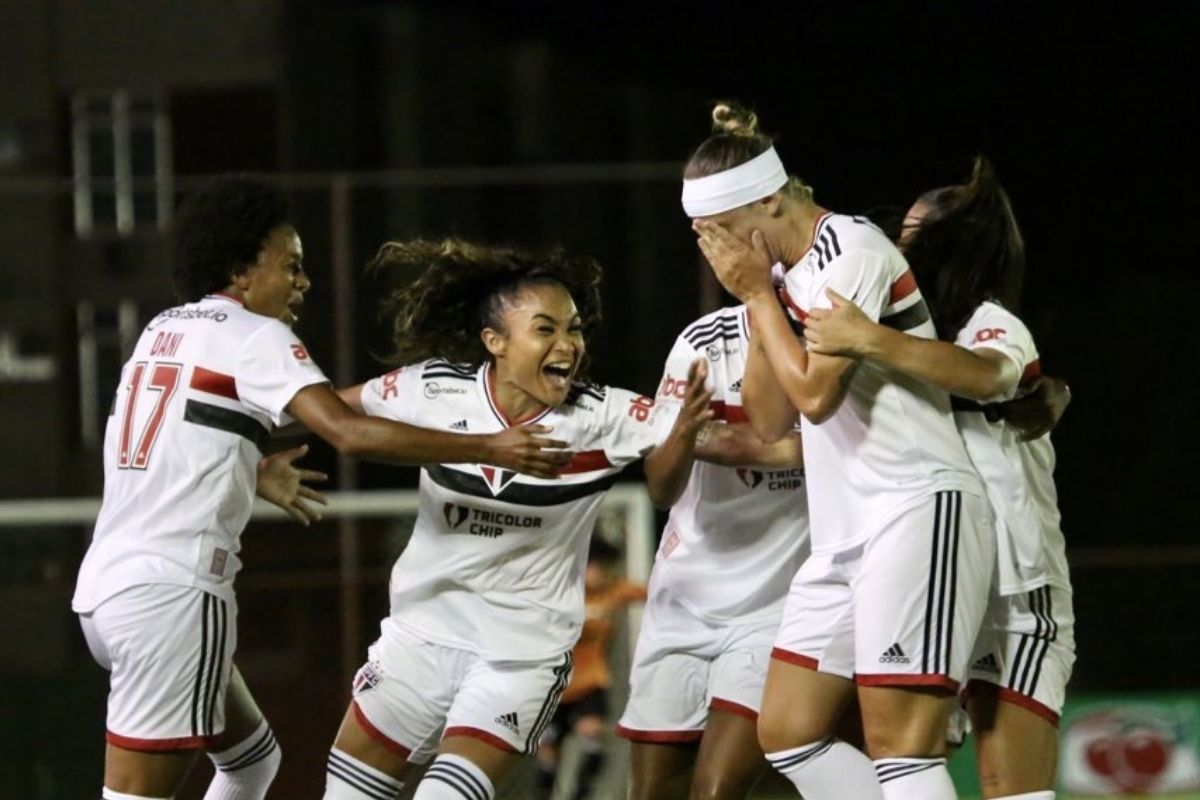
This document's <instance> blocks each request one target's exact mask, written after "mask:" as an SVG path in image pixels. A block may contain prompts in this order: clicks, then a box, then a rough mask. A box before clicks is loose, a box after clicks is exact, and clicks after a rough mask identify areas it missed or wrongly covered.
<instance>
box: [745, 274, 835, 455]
mask: <svg viewBox="0 0 1200 800" xmlns="http://www.w3.org/2000/svg"><path fill="white" fill-rule="evenodd" d="M748 305H750V306H751V313H752V319H753V321H754V335H755V339H756V340H757V341H758V342H760V344H761V345H762V348H763V350H764V352H765V354H766V357H767V361H768V362H770V365H771V371H772V372H773V373H774V375H775V379H776V381H778V384H779V387H780V388H781V389H782V390H783V394H784V395H785V396H786V397H787V399H788V400H789V401H791V404H792V407H793V409H795V410H796V411H799V412H800V413H801V414H803V415H804V416H805V417H807V418H808V419H809V420H810V421H812V422H817V423H819V422H822V421H824V420H825V419H826V418H827V417H829V415H831V414H832V413H833V412H834V411H836V410H837V407H838V406H839V405H840V404H841V402H842V398H843V397H844V396H845V391H844V389H845V387H844V386H843V385H841V382H840V381H839V380H838V378H839V377H840V376H837V375H818V374H816V373H815V372H814V371H813V370H811V369H810V365H811V362H810V358H809V354H808V351H807V350H806V349H805V348H804V345H802V344H800V341H799V340H798V339H797V338H796V335H795V334H794V333H793V332H792V326H791V325H790V324H789V323H788V320H787V317H786V316H785V315H784V311H783V309H782V308H780V307H779V303H777V302H776V300H775V298H774V297H766V296H764V297H762V298H761V299H755V300H753V301H751V303H748ZM831 378H832V379H831ZM742 394H743V399H745V388H744V386H743V390H742ZM756 399H757V400H759V402H762V398H756ZM745 404H746V410H747V413H748V414H749V413H751V411H750V402H749V401H745ZM790 428H791V426H789V427H788V430H790ZM755 430H756V431H757V430H758V427H757V426H756V427H755ZM772 433H775V434H776V436H775V437H774V438H767V437H764V438H767V440H768V441H775V440H776V439H778V438H780V437H782V436H783V435H784V434H785V433H786V430H785V431H783V432H780V431H778V429H775V430H773V431H772Z"/></svg>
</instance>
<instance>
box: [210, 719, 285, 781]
mask: <svg viewBox="0 0 1200 800" xmlns="http://www.w3.org/2000/svg"><path fill="white" fill-rule="evenodd" d="M208 757H209V758H210V759H212V762H213V766H214V767H216V768H217V770H216V773H215V774H214V775H213V779H212V782H211V783H210V784H208V791H207V792H205V793H204V800H263V798H264V797H266V796H267V788H268V787H270V785H271V781H273V780H275V773H276V772H278V771H279V761H280V758H281V755H280V752H279V745H278V743H276V741H275V734H274V732H272V731H271V726H270V725H268V724H267V721H266V720H265V719H264V720H263V721H262V722H260V723H259V724H258V727H257V728H255V729H254V733H252V734H250V735H249V736H247V737H246V738H245V739H243V740H242V741H240V742H238V743H237V744H235V745H234V746H233V747H231V748H229V749H228V750H225V751H224V752H221V753H209V754H208Z"/></svg>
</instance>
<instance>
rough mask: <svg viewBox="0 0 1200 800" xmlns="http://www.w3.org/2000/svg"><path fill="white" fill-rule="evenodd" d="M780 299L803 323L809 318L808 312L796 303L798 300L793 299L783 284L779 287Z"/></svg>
mask: <svg viewBox="0 0 1200 800" xmlns="http://www.w3.org/2000/svg"><path fill="white" fill-rule="evenodd" d="M779 299H780V300H782V301H783V304H784V305H785V306H787V307H788V308H790V309H791V310H792V313H794V314H795V315H796V316H797V317H798V318H799V319H800V322H801V323H803V322H804V320H806V319H808V312H807V311H805V310H804V309H803V308H801V307H800V306H798V305H796V301H794V300H792V296H791V295H790V294H789V293H788V290H787V288H786V287H783V286H781V287H780V288H779Z"/></svg>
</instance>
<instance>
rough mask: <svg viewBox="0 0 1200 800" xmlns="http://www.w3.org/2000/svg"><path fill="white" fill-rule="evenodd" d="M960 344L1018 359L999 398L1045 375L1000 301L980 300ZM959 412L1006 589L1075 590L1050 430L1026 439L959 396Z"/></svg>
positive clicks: (1028, 338) (1029, 339) (1029, 341)
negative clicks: (992, 522)
mask: <svg viewBox="0 0 1200 800" xmlns="http://www.w3.org/2000/svg"><path fill="white" fill-rule="evenodd" d="M955 343H956V344H958V345H959V346H961V347H965V348H967V349H968V350H976V349H981V348H987V349H989V350H996V351H997V352H1000V353H1003V354H1004V355H1005V356H1007V357H1008V358H1009V359H1011V360H1012V362H1013V363H1014V364H1015V365H1016V367H1017V372H1018V374H1020V375H1021V379H1020V381H1019V382H1018V383H1017V384H1014V385H1013V387H1012V389H1011V390H1010V391H1009V392H1008V393H1007V394H1006V395H1005V396H1003V397H998V398H996V400H1011V399H1012V398H1013V397H1016V396H1017V395H1018V394H1019V393H1020V392H1021V389H1022V387H1024V386H1027V385H1028V384H1029V383H1030V382H1031V381H1032V380H1033V379H1034V378H1036V377H1038V375H1040V374H1041V365H1040V363H1039V361H1038V352H1037V348H1036V347H1035V345H1034V342H1033V336H1032V335H1031V334H1030V333H1029V329H1028V328H1027V327H1025V323H1023V322H1022V321H1021V320H1020V319H1019V318H1018V317H1017V316H1016V315H1015V314H1013V313H1012V312H1010V311H1008V310H1006V309H1005V308H1004V307H1002V306H1000V305H997V304H996V303H992V302H985V303H982V304H980V306H979V308H977V309H975V313H973V314H972V315H971V318H970V319H969V320H968V321H967V324H966V325H964V326H963V328H962V330H960V331H959V332H958V335H957V336H956V337H955ZM954 418H955V421H956V422H957V423H958V429H959V431H960V432H961V433H962V437H963V440H964V441H965V442H966V443H967V453H968V454H969V455H970V456H971V461H972V462H973V463H974V464H975V468H976V469H977V470H978V471H979V474H980V476H982V478H983V482H984V486H985V487H986V489H987V494H988V499H989V500H990V501H991V504H992V510H993V513H994V514H995V517H996V531H997V548H998V549H997V552H998V556H999V564H998V570H999V582H1000V592H1001V594H1005V595H1009V594H1017V593H1023V592H1028V591H1030V590H1032V589H1035V588H1038V587H1040V586H1044V585H1046V584H1054V585H1057V586H1060V587H1063V588H1069V587H1070V578H1069V575H1068V571H1067V557H1066V541H1065V540H1064V539H1063V534H1062V529H1061V528H1060V527H1059V523H1060V516H1059V512H1058V492H1057V491H1056V489H1055V486H1054V445H1052V444H1051V443H1050V435H1049V434H1046V435H1045V436H1042V437H1041V438H1039V439H1035V440H1034V441H1032V442H1022V441H1021V437H1020V432H1019V431H1017V430H1016V429H1015V428H1014V427H1013V426H1011V425H1009V424H1008V423H1006V422H1004V421H1003V420H997V421H995V422H991V421H989V420H988V418H987V416H986V414H985V408H984V407H982V406H978V405H975V404H972V403H969V402H960V401H957V400H956V402H955V415H954Z"/></svg>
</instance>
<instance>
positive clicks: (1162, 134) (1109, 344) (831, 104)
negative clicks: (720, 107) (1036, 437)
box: [438, 2, 1200, 544]
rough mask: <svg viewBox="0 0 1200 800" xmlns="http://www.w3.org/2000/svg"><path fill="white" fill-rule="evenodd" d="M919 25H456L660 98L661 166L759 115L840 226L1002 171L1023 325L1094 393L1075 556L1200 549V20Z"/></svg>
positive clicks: (1081, 429) (565, 12)
mask: <svg viewBox="0 0 1200 800" xmlns="http://www.w3.org/2000/svg"><path fill="white" fill-rule="evenodd" d="M911 5H913V4H899V3H897V4H889V5H887V6H884V5H882V4H874V5H872V4H845V3H819V4H812V3H787V4H773V5H768V4H765V3H751V4H743V5H738V4H731V3H726V4H722V5H721V6H719V7H718V6H714V5H710V4H698V3H691V4H687V5H686V6H683V5H680V6H679V10H678V11H667V10H664V8H663V7H661V6H654V5H647V6H643V7H640V8H638V7H633V6H628V5H620V4H616V5H614V4H599V3H593V4H578V3H556V4H551V3H524V4H521V5H520V9H521V10H520V12H519V13H517V12H514V11H513V10H512V8H511V7H510V6H508V5H506V6H504V13H500V12H499V11H497V8H499V7H498V6H496V5H495V4H490V3H482V2H480V3H466V4H462V3H459V4H453V5H452V6H451V8H452V10H451V11H446V10H445V9H446V8H447V7H446V6H439V8H440V9H441V11H439V12H438V13H446V14H450V15H453V16H459V17H461V18H463V19H469V20H470V22H471V23H472V24H473V25H475V26H478V27H479V28H481V29H483V30H484V31H486V32H487V33H488V34H489V35H491V36H493V37H495V39H497V40H500V41H510V42H511V41H525V40H528V41H543V42H546V43H548V45H549V46H550V48H551V50H552V51H553V54H554V59H555V62H556V64H559V65H561V68H562V69H564V70H568V71H569V72H570V73H571V75H570V79H571V80H573V81H575V82H577V83H578V84H579V85H580V86H614V87H619V86H638V87H641V88H643V89H644V90H645V91H646V92H648V94H649V96H650V97H651V98H652V102H654V103H655V105H658V106H660V107H661V109H663V111H664V114H663V115H662V117H660V119H661V118H663V117H665V118H666V119H667V120H669V121H671V122H672V124H669V125H665V126H661V127H662V129H661V130H656V131H655V135H654V137H653V144H652V147H653V150H654V151H653V152H650V153H647V154H646V155H647V156H649V157H650V158H655V159H682V158H683V157H684V156H685V155H686V154H687V152H688V150H689V148H690V147H692V146H694V145H695V144H697V143H698V142H699V140H700V139H702V138H703V137H704V135H706V132H707V131H706V113H707V101H709V100H711V99H714V98H720V97H734V98H738V99H740V100H742V101H744V102H746V103H748V104H750V105H752V106H754V107H755V108H756V109H757V110H758V111H759V114H760V117H761V120H762V125H763V127H764V128H765V129H766V131H767V132H768V133H772V134H775V135H777V137H778V143H779V148H780V151H781V153H782V154H783V156H784V159H785V162H786V163H787V164H788V166H789V169H790V170H791V171H793V172H795V173H797V174H800V175H801V176H803V177H804V178H805V179H806V180H808V181H809V182H810V183H812V184H813V185H814V186H815V187H816V190H817V199H818V201H820V202H821V203H822V204H823V205H826V206H828V207H831V208H834V209H839V210H846V211H862V210H865V209H869V208H873V207H876V206H879V205H882V204H894V205H899V204H906V203H907V202H908V201H909V200H910V199H911V198H912V197H914V196H915V195H916V194H917V193H919V192H920V191H922V190H924V189H927V188H931V187H933V186H938V185H943V184H946V183H949V182H953V181H957V180H961V179H963V178H964V177H965V175H966V172H967V169H968V167H969V163H970V158H971V156H973V155H974V154H976V153H985V154H987V155H988V156H989V157H990V158H991V159H992V160H993V162H994V163H995V165H996V167H997V170H998V172H999V174H1000V177H1001V179H1002V180H1003V181H1004V183H1005V184H1006V186H1007V187H1008V189H1009V192H1010V194H1011V196H1012V198H1013V202H1014V207H1015V210H1016V212H1017V216H1018V219H1019V220H1020V221H1021V223H1022V226H1023V230H1024V233H1025V236H1026V240H1027V246H1028V251H1029V270H1028V275H1027V280H1026V294H1025V305H1024V315H1025V316H1026V318H1027V320H1028V322H1029V323H1030V325H1031V327H1032V328H1033V330H1034V333H1035V335H1036V336H1037V337H1038V341H1039V345H1040V349H1041V351H1042V355H1043V364H1044V365H1045V366H1046V368H1047V370H1048V371H1051V372H1053V373H1055V374H1060V375H1063V376H1065V377H1067V378H1068V379H1069V381H1070V382H1071V385H1072V388H1073V391H1074V397H1075V400H1074V402H1073V405H1072V407H1071V409H1070V411H1069V412H1068V414H1067V417H1066V418H1065V419H1064V421H1063V423H1062V425H1061V426H1060V429H1059V430H1058V431H1057V432H1056V435H1055V439H1056V443H1057V445H1058V450H1059V455H1060V469H1059V478H1058V480H1059V487H1060V492H1061V494H1062V506H1063V510H1064V516H1065V517H1066V519H1067V524H1066V527H1067V529H1068V531H1069V533H1070V534H1071V538H1072V541H1073V542H1074V543H1076V544H1129V543H1134V542H1140V543H1168V542H1170V543H1178V544H1190V543H1191V542H1192V538H1193V535H1194V532H1195V531H1196V530H1197V529H1200V515H1198V514H1197V512H1196V506H1195V504H1194V503H1192V502H1190V501H1189V500H1188V499H1187V498H1188V486H1189V484H1190V482H1191V479H1192V476H1195V475H1198V474H1200V459H1198V456H1197V445H1200V425H1198V424H1197V423H1196V422H1195V420H1194V415H1195V408H1196V407H1197V406H1198V405H1200V392H1198V390H1197V389H1196V388H1195V380H1194V377H1193V375H1192V374H1191V373H1192V371H1193V369H1194V367H1195V365H1196V364H1197V359H1196V356H1195V353H1196V351H1197V346H1198V345H1200V337H1198V336H1197V334H1196V333H1195V331H1194V326H1193V325H1192V323H1191V321H1190V316H1191V315H1190V304H1191V298H1192V296H1194V295H1195V294H1196V290H1197V288H1200V282H1198V281H1197V279H1196V278H1195V275H1194V271H1193V270H1194V268H1193V266H1192V265H1191V264H1190V263H1188V262H1187V260H1186V257H1184V256H1183V254H1184V253H1187V252H1189V251H1190V249H1191V247H1190V245H1189V242H1190V241H1191V239H1192V238H1193V233H1192V226H1191V225H1190V224H1189V223H1188V222H1187V221H1188V220H1190V219H1193V218H1194V217H1195V211H1196V209H1195V203H1194V201H1193V197H1194V190H1193V187H1194V177H1195V174H1196V172H1197V170H1195V168H1194V166H1195V163H1194V162H1195V156H1194V145H1193V141H1192V140H1193V137H1192V135H1191V134H1192V132H1191V130H1190V129H1189V128H1188V126H1187V125H1185V115H1186V114H1187V112H1188V110H1189V109H1190V107H1192V106H1195V105H1196V101H1197V90H1196V86H1197V82H1196V79H1197V77H1198V76H1197V69H1196V65H1195V61H1196V57H1195V50H1196V46H1197V42H1198V41H1200V37H1198V36H1197V34H1198V33H1200V24H1198V21H1200V6H1196V5H1194V4H1188V3H1151V4H1139V5H1138V6H1136V7H1131V6H1129V5H1128V4H1123V5H1121V6H1120V7H1112V8H1105V7H1104V5H1105V4H1100V3H1096V4H1087V5H1083V4H1056V3H1047V4H1032V3H1023V2H1019V3H953V4H951V3H942V4H936V5H935V4H929V7H927V8H924V9H921V10H917V11H912V10H909V9H908V8H907V7H908V6H911ZM876 6H877V7H876ZM576 113H579V112H576ZM606 122H607V121H606V120H604V119H603V118H601V119H599V120H597V127H598V128H599V129H600V130H599V131H598V135H597V136H595V137H594V138H592V139H582V140H578V141H573V142H571V144H570V148H571V149H570V152H569V155H570V156H571V160H576V161H589V160H604V159H608V158H612V157H613V155H612V153H610V152H609V151H608V150H607V149H606V148H607V147H609V146H610V145H609V144H608V141H607V140H608V138H609V137H606V136H605V135H604V131H603V127H604V125H605V124H606ZM1181 221H1183V224H1182V225H1181V224H1180V222H1181ZM1072 522H1074V523H1075V524H1074V525H1073V524H1072Z"/></svg>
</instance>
